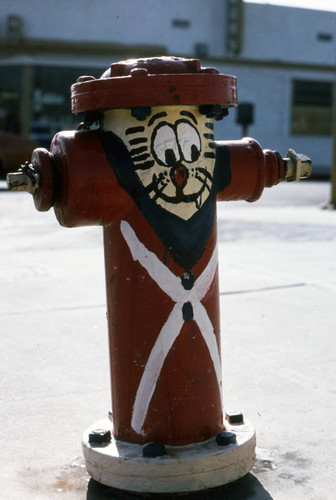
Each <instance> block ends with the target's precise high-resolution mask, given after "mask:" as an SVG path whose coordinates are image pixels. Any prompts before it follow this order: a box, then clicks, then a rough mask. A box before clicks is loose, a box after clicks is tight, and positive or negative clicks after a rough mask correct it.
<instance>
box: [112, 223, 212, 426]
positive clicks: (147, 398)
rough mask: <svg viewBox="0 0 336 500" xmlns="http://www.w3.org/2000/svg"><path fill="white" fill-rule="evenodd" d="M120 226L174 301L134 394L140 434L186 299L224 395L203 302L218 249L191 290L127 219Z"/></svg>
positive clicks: (134, 419) (135, 419)
mask: <svg viewBox="0 0 336 500" xmlns="http://www.w3.org/2000/svg"><path fill="white" fill-rule="evenodd" d="M120 229H121V232H122V235H123V237H124V238H125V241H126V243H127V245H128V247H129V249H130V252H131V254H132V257H133V259H134V260H137V261H139V263H140V264H141V265H142V267H144V268H145V269H146V271H147V272H148V274H149V275H150V276H151V277H152V279H153V280H154V281H155V282H156V283H157V284H158V285H159V287H160V288H161V290H163V291H164V292H165V293H166V294H167V295H168V296H169V297H170V298H171V299H172V300H173V301H174V302H175V305H174V307H173V309H172V311H171V313H170V315H169V317H168V319H167V321H166V322H165V324H164V325H163V327H162V329H161V331H160V333H159V335H158V337H157V340H156V342H155V344H154V346H153V349H152V351H151V353H150V355H149V358H148V360H147V364H146V367H145V369H144V372H143V374H142V378H141V381H140V384H139V387H138V390H137V394H136V397H135V402H134V406H133V415H132V422H131V425H132V427H133V429H134V430H135V431H136V432H137V433H138V434H140V433H141V429H142V427H143V425H144V422H145V419H146V415H147V412H148V407H149V404H150V402H151V399H152V397H153V394H154V391H155V387H156V384H157V380H158V378H159V375H160V372H161V369H162V366H163V363H164V361H165V359H166V357H167V355H168V353H169V351H170V349H171V347H172V346H173V344H174V342H175V340H176V338H177V337H178V336H179V334H180V331H181V328H182V326H183V323H184V319H183V315H182V307H183V304H185V303H186V302H190V303H191V304H192V308H193V313H194V314H193V319H194V320H195V321H196V323H197V325H198V327H199V329H200V331H201V333H202V335H203V338H204V340H205V342H206V345H207V347H208V349H209V353H210V356H211V359H212V362H213V365H214V368H215V372H216V377H217V381H218V385H219V392H220V394H221V385H222V376H221V375H222V374H221V363H220V357H219V352H218V346H217V342H216V336H215V332H214V329H213V326H212V323H211V321H210V318H209V316H208V313H207V311H206V309H205V307H204V306H203V305H202V304H201V302H200V301H201V299H203V297H204V296H205V294H206V293H207V291H208V290H209V288H210V285H211V283H212V281H213V278H214V276H215V273H216V269H217V248H215V249H214V251H213V254H212V256H211V258H210V260H209V262H208V264H207V266H206V268H205V269H204V271H203V272H202V273H201V275H200V276H199V277H198V279H197V280H196V281H195V284H194V286H193V287H192V289H191V290H185V288H184V287H183V285H182V283H181V278H179V277H178V276H175V274H173V273H172V272H171V271H170V270H169V269H168V268H167V267H166V266H165V265H164V264H163V263H162V262H161V261H160V260H159V259H158V257H157V256H156V255H155V254H154V253H153V252H150V251H149V250H147V248H146V247H145V246H144V245H143V243H141V242H140V241H139V239H138V238H137V236H136V234H135V232H134V230H133V229H132V227H131V226H130V225H129V223H128V222H126V221H121V224H120Z"/></svg>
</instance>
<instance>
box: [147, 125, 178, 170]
mask: <svg viewBox="0 0 336 500" xmlns="http://www.w3.org/2000/svg"><path fill="white" fill-rule="evenodd" d="M151 147H152V153H153V156H154V158H155V159H156V161H157V162H158V163H159V164H160V165H166V166H172V165H175V164H176V163H178V162H179V161H181V157H180V152H179V148H178V144H177V139H176V135H175V131H174V128H173V127H172V126H171V125H168V124H162V125H159V126H158V127H157V128H156V129H155V130H154V132H153V135H152V144H151Z"/></svg>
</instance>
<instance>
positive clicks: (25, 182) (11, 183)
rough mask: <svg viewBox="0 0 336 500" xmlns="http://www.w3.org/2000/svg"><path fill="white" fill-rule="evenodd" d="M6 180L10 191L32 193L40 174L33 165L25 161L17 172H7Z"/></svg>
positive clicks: (36, 186) (37, 183)
mask: <svg viewBox="0 0 336 500" xmlns="http://www.w3.org/2000/svg"><path fill="white" fill-rule="evenodd" d="M6 180H7V186H8V189H9V190H10V191H28V193H30V194H34V193H35V191H36V189H37V188H38V186H39V180H40V176H39V173H38V172H37V171H36V170H35V168H34V166H33V165H32V164H31V163H29V162H28V161H26V162H25V163H24V165H21V167H20V168H19V170H18V171H17V172H13V173H10V174H7V178H6Z"/></svg>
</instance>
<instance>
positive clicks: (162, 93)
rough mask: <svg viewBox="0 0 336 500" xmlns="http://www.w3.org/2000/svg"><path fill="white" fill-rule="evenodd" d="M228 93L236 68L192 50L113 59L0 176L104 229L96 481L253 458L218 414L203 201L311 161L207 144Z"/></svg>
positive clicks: (209, 235)
mask: <svg viewBox="0 0 336 500" xmlns="http://www.w3.org/2000/svg"><path fill="white" fill-rule="evenodd" d="M236 105H237V95H236V78H235V77H233V76H227V75H223V74H220V73H219V72H218V71H217V70H216V69H214V68H202V67H201V65H200V62H199V61H198V60H188V59H181V58H174V57H167V58H153V59H139V60H129V61H123V62H120V63H114V64H112V65H111V67H110V68H109V69H108V70H107V71H106V72H105V73H104V74H103V75H102V77H101V78H99V79H95V78H93V77H89V76H82V77H80V78H79V79H78V80H77V82H76V83H75V84H74V85H73V86H72V111H73V112H74V113H76V114H78V115H80V116H81V117H82V123H81V124H80V126H79V128H78V130H77V131H71V132H60V133H58V134H57V135H56V136H55V137H54V139H53V142H52V145H51V151H50V152H48V151H47V150H45V149H37V150H35V151H34V153H33V156H32V160H31V163H30V164H28V163H26V164H25V165H23V166H22V168H21V170H20V171H19V172H18V173H14V174H9V176H8V185H9V188H10V189H25V190H27V191H29V192H31V193H32V194H33V197H34V201H35V205H36V208H37V209H38V210H41V211H45V210H48V209H49V208H51V207H52V206H53V207H54V210H55V213H56V217H57V219H58V220H59V222H60V223H61V224H62V225H63V226H66V227H73V226H81V225H91V224H99V225H102V226H103V229H104V246H105V266H106V289H107V308H108V328H109V348H110V367H111V387H112V413H110V416H109V419H105V420H104V421H102V422H98V423H95V424H94V425H92V426H91V427H90V428H89V429H88V430H87V431H86V432H85V434H84V437H83V450H84V455H85V459H86V464H87V469H88V472H89V474H90V475H91V476H92V477H93V478H94V479H96V480H97V481H99V482H101V483H103V484H105V485H109V486H114V487H117V488H121V489H126V490H132V491H139V492H140V491H151V492H182V491H188V490H200V489H204V488H209V487H213V486H217V485H221V484H224V483H227V482H229V481H233V480H235V479H237V478H239V477H241V476H243V475H244V474H246V473H247V472H248V471H249V470H250V469H251V468H252V466H253V463H254V457H255V432H254V429H253V427H252V425H251V424H250V423H249V422H248V421H245V420H244V418H243V415H242V414H240V413H239V412H238V413H235V414H230V413H225V412H224V415H223V405H222V369H221V361H220V325H219V292H218V269H217V247H216V240H217V235H216V202H217V201H224V200H247V201H255V200H257V199H258V198H259V197H260V195H261V194H262V192H263V189H264V187H265V186H266V187H271V186H273V185H275V184H277V183H278V182H279V181H281V180H283V179H285V178H287V180H298V179H299V178H300V177H305V176H308V175H309V174H310V168H311V163H310V160H309V159H308V158H306V157H304V156H303V155H297V154H296V153H295V152H294V151H292V150H290V153H289V155H288V156H287V157H286V158H282V157H281V156H280V155H279V153H277V152H275V151H270V150H264V151H263V150H262V149H261V147H260V146H259V144H258V143H257V142H256V141H255V140H253V139H250V138H245V139H242V140H239V141H232V142H215V140H214V125H213V120H214V119H217V120H218V119H221V118H223V117H224V116H225V115H227V113H228V108H229V107H232V106H236ZM94 124H98V126H94Z"/></svg>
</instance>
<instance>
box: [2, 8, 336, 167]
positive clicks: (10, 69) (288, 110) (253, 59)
mask: <svg viewBox="0 0 336 500" xmlns="http://www.w3.org/2000/svg"><path fill="white" fill-rule="evenodd" d="M165 54H167V55H168V54H169V55H176V56H185V57H197V58H199V59H201V61H202V62H203V63H204V65H206V66H211V65H212V66H215V67H217V68H218V69H219V70H220V71H222V72H224V73H227V74H234V75H236V76H237V77H238V99H239V102H240V103H242V104H245V106H241V109H240V111H241V113H240V114H238V110H231V112H230V115H229V117H228V118H226V119H224V120H223V121H222V122H219V123H218V124H217V125H216V127H217V130H216V132H217V138H218V139H223V140H225V139H239V138H240V137H241V135H242V134H243V133H248V134H249V135H251V136H253V137H255V138H256V139H257V140H258V141H259V142H260V143H261V144H262V145H263V146H267V145H268V144H272V146H273V147H274V148H276V149H278V150H279V151H280V152H281V153H283V154H284V153H286V151H287V148H288V147H292V148H294V149H296V150H297V151H304V152H305V153H306V154H308V155H309V156H310V157H311V158H312V160H313V163H314V170H315V174H316V173H320V174H327V173H328V172H329V171H330V167H331V163H332V135H331V133H332V132H331V122H332V119H331V117H332V95H333V83H334V81H335V62H336V61H335V58H336V13H334V12H325V11H314V10H308V9H299V8H289V7H280V6H274V5H267V4H266V5H265V4H253V3H244V2H243V1H242V0H210V1H209V2H204V0H170V1H169V2H167V1H166V0H124V1H123V2H120V1H119V0H72V1H71V2H69V1H68V0H58V1H57V3H55V2H53V1H52V0H30V1H29V2H27V1H26V0H11V1H5V2H3V4H2V8H1V18H0V131H2V132H4V131H6V132H10V133H15V134H21V135H25V136H27V135H28V136H31V137H33V138H36V139H37V140H38V141H39V143H40V144H41V145H42V146H44V147H48V146H49V141H50V138H51V137H52V136H53V135H54V133H55V132H56V131H57V130H64V129H71V128H74V127H76V126H77V119H76V117H74V116H72V115H71V111H70V85H71V84H72V83H74V82H75V81H76V78H77V77H78V76H80V75H84V74H90V75H93V76H95V77H99V76H100V75H101V74H102V73H103V71H104V70H105V69H106V68H107V67H108V66H109V65H110V64H111V63H112V62H115V61H118V60H121V59H126V58H131V57H148V56H160V55H165ZM238 118H239V120H240V121H241V120H243V121H245V126H243V125H242V124H240V123H238V121H237V119H238Z"/></svg>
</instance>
